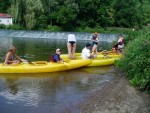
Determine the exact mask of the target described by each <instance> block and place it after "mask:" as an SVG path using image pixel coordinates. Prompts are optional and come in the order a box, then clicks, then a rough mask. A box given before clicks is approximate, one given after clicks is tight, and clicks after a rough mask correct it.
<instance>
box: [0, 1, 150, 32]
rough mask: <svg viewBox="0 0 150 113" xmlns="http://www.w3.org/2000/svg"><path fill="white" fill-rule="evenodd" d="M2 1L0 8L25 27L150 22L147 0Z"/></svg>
mask: <svg viewBox="0 0 150 113" xmlns="http://www.w3.org/2000/svg"><path fill="white" fill-rule="evenodd" d="M1 1H2V2H1V3H0V12H4V13H7V12H8V13H10V14H11V15H12V16H13V20H14V23H15V24H18V25H20V26H23V27H25V28H27V29H47V28H48V27H49V26H59V27H61V28H62V29H63V30H73V29H75V28H77V27H80V28H83V29H84V28H86V27H91V28H95V27H135V26H136V27H141V26H142V25H144V24H145V25H146V24H147V23H150V15H149V13H150V5H149V4H150V2H149V0H1ZM49 28H50V27H49Z"/></svg>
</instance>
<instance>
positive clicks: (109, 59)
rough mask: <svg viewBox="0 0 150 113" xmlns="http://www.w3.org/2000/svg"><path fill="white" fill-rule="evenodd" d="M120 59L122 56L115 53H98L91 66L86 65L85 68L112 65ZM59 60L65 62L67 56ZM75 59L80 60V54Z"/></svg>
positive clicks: (62, 56)
mask: <svg viewBox="0 0 150 113" xmlns="http://www.w3.org/2000/svg"><path fill="white" fill-rule="evenodd" d="M121 57H122V54H115V53H110V54H103V53H100V54H98V55H97V57H96V59H93V60H92V63H91V64H89V65H87V67H91V66H106V65H112V64H114V62H115V60H118V59H119V58H121ZM61 58H62V59H65V60H66V59H68V55H67V54H62V55H61ZM76 59H82V58H81V53H76Z"/></svg>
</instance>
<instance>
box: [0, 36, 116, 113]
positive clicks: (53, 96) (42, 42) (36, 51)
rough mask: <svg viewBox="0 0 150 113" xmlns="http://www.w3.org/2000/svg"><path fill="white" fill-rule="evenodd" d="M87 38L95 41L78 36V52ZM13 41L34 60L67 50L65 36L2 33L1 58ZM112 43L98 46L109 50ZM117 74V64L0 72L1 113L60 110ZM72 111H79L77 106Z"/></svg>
mask: <svg viewBox="0 0 150 113" xmlns="http://www.w3.org/2000/svg"><path fill="white" fill-rule="evenodd" d="M87 42H90V43H91V41H90V40H78V41H77V50H76V52H81V51H82V49H83V48H84V46H85V44H86V43H87ZM12 45H14V46H15V47H16V48H17V54H18V55H19V56H20V57H21V58H24V59H27V60H30V61H35V60H44V61H49V57H50V54H52V53H54V52H55V49H56V48H60V49H61V50H62V53H67V49H66V40H65V39H61V40H60V39H55V40H54V39H51V38H27V37H26V38H25V37H14V38H12V37H0V61H1V62H2V61H3V60H4V57H5V54H6V53H7V51H8V49H9V47H10V46H12ZM111 46H112V44H111V43H109V42H102V41H100V42H99V46H98V48H101V47H102V48H103V49H108V50H109V49H110V48H111ZM113 75H114V72H113V66H106V67H92V68H81V69H77V70H71V71H64V72H56V73H43V74H0V113H59V112H61V111H63V110H64V109H65V108H66V107H68V106H70V105H75V104H76V103H78V102H80V101H82V100H83V99H84V97H85V96H86V95H88V94H89V93H91V92H93V91H95V90H97V89H100V88H101V87H102V86H103V85H104V83H107V82H109V81H110V80H111V79H112V78H113ZM72 111H73V112H75V113H78V112H79V111H78V110H77V109H76V108H72Z"/></svg>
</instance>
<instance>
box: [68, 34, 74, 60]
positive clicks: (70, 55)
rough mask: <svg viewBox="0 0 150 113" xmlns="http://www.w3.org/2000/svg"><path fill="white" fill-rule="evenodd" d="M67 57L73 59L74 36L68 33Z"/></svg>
mask: <svg viewBox="0 0 150 113" xmlns="http://www.w3.org/2000/svg"><path fill="white" fill-rule="evenodd" d="M67 49H68V59H75V58H76V56H75V51H76V37H75V35H74V34H72V33H71V34H69V35H68V39H67Z"/></svg>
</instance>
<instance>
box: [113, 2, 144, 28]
mask: <svg viewBox="0 0 150 113" xmlns="http://www.w3.org/2000/svg"><path fill="white" fill-rule="evenodd" d="M137 3H138V1H135V0H117V1H116V3H115V5H114V9H115V23H116V26H119V27H135V26H141V24H142V23H143V15H142V12H141V11H140V10H139V9H138V5H137Z"/></svg>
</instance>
